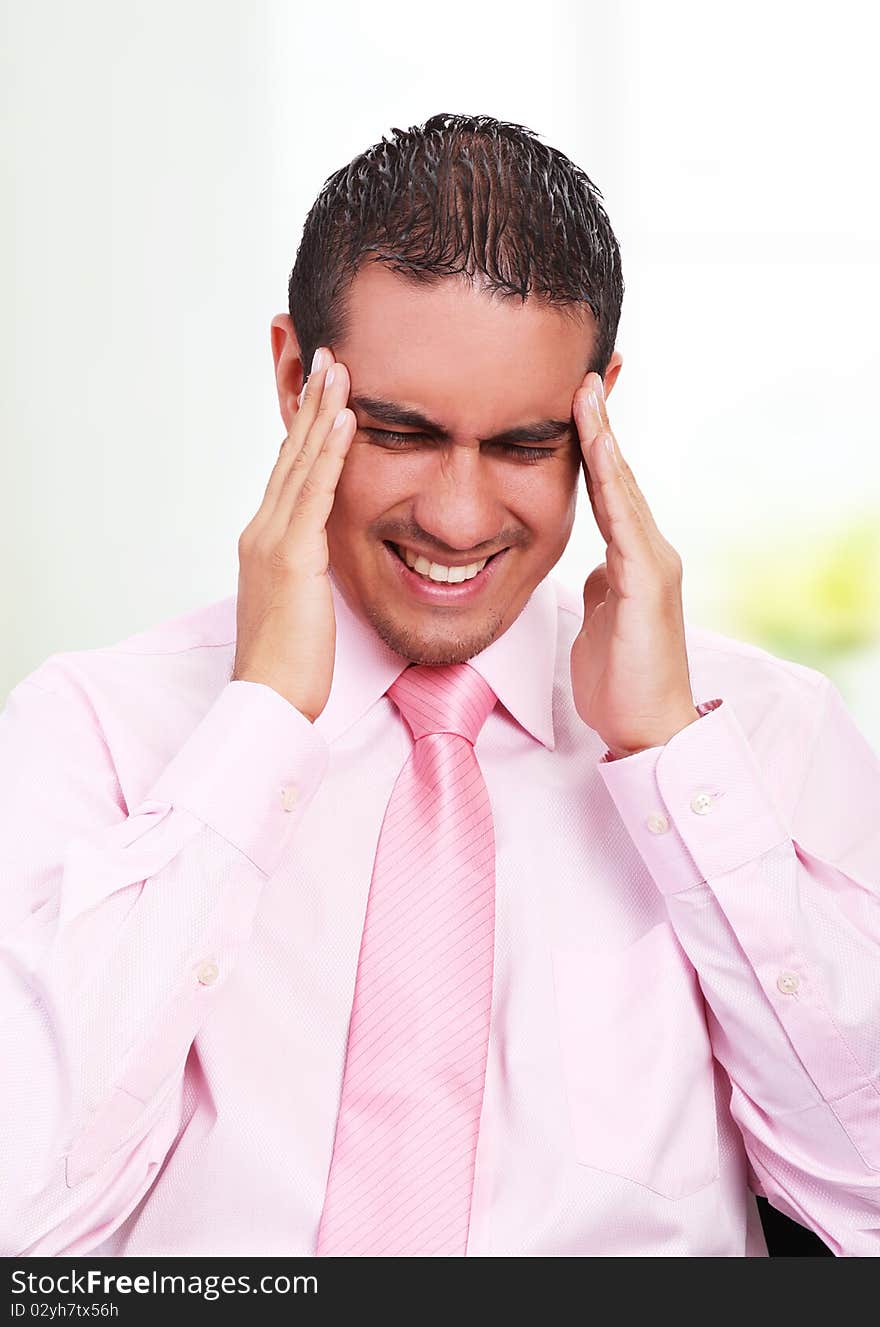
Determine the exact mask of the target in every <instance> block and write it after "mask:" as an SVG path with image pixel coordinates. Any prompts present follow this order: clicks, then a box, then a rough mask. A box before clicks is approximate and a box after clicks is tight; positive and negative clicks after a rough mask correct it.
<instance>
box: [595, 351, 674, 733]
mask: <svg viewBox="0 0 880 1327" xmlns="http://www.w3.org/2000/svg"><path fill="white" fill-rule="evenodd" d="M572 414H573V416H574V420H575V423H576V425H577V430H578V435H579V437H580V444H581V452H582V455H583V465H584V475H585V478H586V481H587V492H588V494H589V497H590V502H591V504H592V507H593V514H594V516H595V518H596V524H597V525H598V527H599V530H600V531H601V534H602V538H603V539H604V540H605V543H606V545H607V548H606V552H605V561H604V562H603V563H600V565H599V566H598V567H596V568H595V569H594V570H593V571H592V572H591V573H590V575H589V576H588V577H587V580H586V583H585V585H584V624H583V626H582V627H581V630H580V631H579V632H578V635H577V637H576V639H575V642H574V644H573V646H572V650H571V685H572V691H573V693H574V703H575V708H576V709H577V712H578V714H579V715H580V717H581V718H582V719H583V721H584V723H586V724H587V725H588V726H589V727H590V728H592V729H593V730H594V731H595V732H597V733H598V734H599V736H600V737H601V738H602V740H603V741H604V742H605V744H606V746H607V747H608V748H609V749H610V751H611V753H612V755H614V756H618V757H623V756H629V755H633V754H635V752H637V751H643V750H644V749H645V748H647V747H652V746H662V745H664V744H665V743H666V742H668V741H669V740H670V738H672V737H674V736H675V734H676V733H678V732H680V731H681V730H682V728H685V727H687V725H688V724H690V723H694V722H695V721H696V720H697V719H699V717H700V715H699V712H698V711H697V709H696V707H695V705H694V701H693V696H692V693H691V684H690V676H689V673H688V660H687V651H686V649H685V633H684V610H683V607H682V597H681V585H682V561H681V558H680V557H679V555H678V553H677V552H676V550H675V549H674V548H673V547H672V545H671V544H670V543H668V542H667V540H665V539H664V538H663V536H662V534H661V533H660V531H659V530H658V529H657V525H656V523H655V521H654V518H653V516H652V515H651V511H650V508H649V507H648V504H647V502H646V501H645V499H644V496H643V495H642V492H641V490H640V489H639V486H638V485H637V483H636V481H635V478H634V476H633V473H632V470H631V469H630V468H629V466H628V465H627V463H626V461H625V460H624V459H623V457H622V456H621V454H620V449H619V448H618V445H617V440H616V439H615V437H614V434H613V433H612V431H611V426H610V424H609V421H608V411H607V409H606V404H605V393H604V390H603V384H602V378H601V377H600V375H599V374H598V373H588V374H587V376H586V378H585V379H584V382H583V383H582V385H581V386H580V387H579V388H578V390H577V391H576V392H575V395H574V401H573V403H572Z"/></svg>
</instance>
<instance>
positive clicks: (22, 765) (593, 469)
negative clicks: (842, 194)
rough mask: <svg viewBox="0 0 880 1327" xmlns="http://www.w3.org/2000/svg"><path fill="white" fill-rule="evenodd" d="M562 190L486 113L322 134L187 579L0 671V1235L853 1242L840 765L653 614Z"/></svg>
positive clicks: (866, 1172)
mask: <svg viewBox="0 0 880 1327" xmlns="http://www.w3.org/2000/svg"><path fill="white" fill-rule="evenodd" d="M599 197H600V196H599V194H598V191H597V190H596V189H595V187H594V186H593V185H592V183H591V182H590V180H589V179H588V178H587V177H586V176H585V175H584V174H583V172H581V171H580V170H578V168H577V167H575V166H574V165H573V164H572V163H571V162H570V161H568V160H567V159H566V158H565V157H564V156H563V155H562V154H561V153H559V152H557V151H554V150H553V149H551V148H548V147H546V146H544V145H542V144H540V143H539V142H538V141H537V140H536V139H535V137H534V136H533V135H532V134H531V133H530V132H529V131H528V130H525V129H524V128H522V127H521V126H517V125H511V124H507V123H504V122H499V121H496V120H492V119H490V118H488V117H467V116H446V115H442V116H435V117H433V118H432V119H431V120H429V121H428V122H427V123H426V124H425V125H424V126H421V127H417V128H413V129H411V130H409V131H408V132H406V133H402V132H401V131H398V130H395V131H394V135H393V138H392V139H391V140H390V141H389V140H386V139H383V140H382V142H381V143H379V144H377V145H375V146H373V147H372V148H370V149H369V150H368V151H367V152H365V153H363V154H362V155H361V156H359V157H357V158H356V159H355V160H354V161H353V162H352V163H350V165H348V166H347V167H345V168H343V169H342V170H340V171H338V172H337V173H336V174H335V175H333V176H332V177H331V178H330V179H329V180H328V181H327V184H326V185H325V187H324V189H323V191H322V193H321V195H320V196H319V198H318V200H317V201H316V203H315V205H314V207H313V208H312V210H311V212H310V213H309V217H308V219H307V221H306V226H305V232H304V235H303V240H302V244H301V247H300V250H299V253H298V255H297V260H296V265H295V267H294V270H293V273H292V276H291V281H290V292H289V294H290V308H289V314H288V315H284V316H280V317H278V318H276V319H275V320H274V321H273V324H272V346H273V353H274V358H275V368H276V378H277V386H278V395H279V402H280V406H281V412H282V416H283V419H284V423H285V427H286V429H287V436H286V438H285V440H284V442H283V444H282V446H281V450H280V453H279V456H278V459H277V462H276V464H275V467H274V469H273V471H272V474H271V476H270V478H269V481H268V485H267V488H266V491H265V495H264V498H263V501H262V503H261V505H260V508H259V510H258V512H257V513H256V515H255V516H254V518H253V520H252V521H251V522H250V524H249V525H248V527H247V529H246V530H245V531H244V533H243V534H242V535H241V538H240V540H239V557H240V576H239V585H238V594H237V596H235V597H234V598H230V599H227V600H224V601H222V602H220V603H218V604H215V605H212V606H210V607H209V608H207V609H204V610H198V611H195V612H193V613H191V614H188V615H186V616H184V617H182V618H177V619H175V620H173V621H171V622H168V623H164V624H162V625H161V626H159V627H157V628H155V629H153V630H151V631H147V632H144V633H143V634H141V635H138V636H135V637H133V638H130V639H129V640H126V641H123V642H121V643H119V644H117V645H115V646H112V647H109V648H104V649H96V650H91V651H81V652H76V653H69V654H62V655H55V656H53V657H52V658H50V659H49V660H47V661H46V663H44V664H43V665H42V667H41V668H39V669H37V670H36V672H35V673H34V674H32V675H31V676H30V677H28V678H27V679H25V680H24V681H23V682H22V683H20V684H19V686H18V687H16V688H15V690H14V691H13V693H12V695H11V696H10V698H9V701H8V703H7V707H6V711H5V714H4V718H3V733H2V752H0V781H2V785H3V794H4V795H3V797H2V799H0V807H2V811H0V814H2V816H3V826H2V835H0V844H2V852H3V858H4V866H5V871H4V877H5V889H4V909H5V912H6V917H5V924H4V926H3V948H2V965H0V972H2V978H3V988H2V990H3V994H2V1028H3V1038H4V1042H3V1046H2V1062H3V1063H4V1065H5V1066H6V1072H7V1080H8V1081H7V1084H6V1089H5V1091H4V1093H3V1096H2V1104H0V1114H2V1117H3V1118H2V1127H0V1139H2V1149H3V1154H2V1158H0V1164H2V1173H0V1174H2V1178H0V1183H2V1189H3V1193H4V1204H3V1209H2V1215H0V1231H2V1241H0V1242H2V1249H3V1252H4V1253H9V1254H17V1255H40V1254H51V1255H74V1254H83V1253H87V1252H88V1253H103V1254H110V1255H115V1256H123V1255H126V1256H128V1255H146V1256H161V1255H182V1254H200V1253H201V1254H219V1255H232V1254H255V1255H268V1254H288V1255H289V1254H310V1253H315V1254H317V1255H319V1256H325V1255H344V1256H391V1257H395V1256H397V1257H401V1256H424V1255H431V1256H463V1255H468V1256H485V1255H502V1256H522V1255H537V1256H557V1255H578V1254H584V1255H593V1254H602V1255H676V1256H682V1255H690V1256H707V1255H720V1256H763V1255H764V1254H765V1253H766V1246H765V1244H764V1240H763V1236H762V1233H761V1228H760V1223H759V1220H758V1215H757V1210H756V1205H755V1201H754V1197H753V1195H754V1194H756V1193H757V1194H764V1195H766V1197H767V1198H768V1199H769V1200H770V1202H771V1203H773V1204H774V1205H775V1206H777V1207H778V1208H779V1209H780V1210H781V1211H782V1212H784V1213H787V1214H788V1215H791V1216H793V1217H795V1218H796V1219H797V1220H798V1221H800V1222H802V1223H803V1224H805V1225H807V1226H809V1227H811V1228H812V1229H813V1230H815V1231H816V1232H817V1233H818V1234H819V1235H820V1236H821V1237H822V1239H823V1240H824V1241H825V1242H826V1243H827V1244H828V1246H829V1247H830V1248H831V1249H832V1250H833V1252H835V1253H836V1254H838V1255H865V1254H877V1253H878V1252H880V1091H878V1079H877V1068H878V1064H877V1036H876V1028H877V1026H878V1022H880V978H878V973H880V963H878V958H880V905H878V881H880V838H878V816H877V811H878V808H880V766H878V762H877V759H876V756H875V755H874V753H873V752H872V751H871V750H870V748H869V746H868V744H867V742H866V741H865V739H864V737H863V736H862V735H861V734H860V733H859V731H858V729H857V728H856V726H855V725H854V723H853V721H852V719H851V717H850V716H849V714H848V713H847V711H846V709H845V708H844V706H843V704H842V702H841V699H840V697H839V695H838V693H837V691H836V690H835V688H834V687H833V686H832V685H831V683H830V682H829V681H828V679H827V678H825V677H824V676H822V675H821V674H820V673H817V672H815V671H813V670H811V669H809V668H806V667H802V666H800V665H797V664H795V663H791V662H788V661H785V660H781V659H777V658H775V657H773V656H771V655H770V654H768V653H766V652H765V651H763V650H760V649H758V648H755V647H753V646H751V645H747V644H743V643H740V642H738V641H735V640H731V639H728V638H726V637H723V636H720V635H718V634H716V633H712V632H709V631H705V630H702V629H698V628H693V627H691V626H687V627H686V626H685V623H684V619H683V613H682V603H681V581H682V566H681V560H680V558H679V556H678V554H677V553H676V551H675V550H674V548H672V547H671V545H670V544H669V543H668V542H667V540H666V539H665V538H664V537H663V536H662V534H661V533H660V531H659V530H658V529H657V526H656V523H655V522H654V519H653V517H652V515H651V511H650V508H649V506H648V503H647V501H646V499H645V497H644V496H643V495H642V493H641V491H640V489H639V487H638V484H637V482H636V480H635V477H634V476H633V473H632V471H631V469H630V467H629V466H628V464H627V462H626V460H625V459H624V458H623V456H622V455H621V451H620V447H619V446H618V444H617V442H616V440H615V437H614V433H613V430H612V427H611V424H610V421H609V415H608V408H607V403H606V398H607V396H608V395H609V394H610V392H611V389H612V388H613V386H614V383H615V381H616V379H617V377H618V374H619V372H620V367H621V357H620V355H619V354H618V353H617V352H616V351H615V350H614V343H615V336H616V331H617V324H618V319H619V314H620V305H621V299H622V294H623V281H622V277H621V267H620V258H619V252H618V246H617V244H616V242H615V239H614V236H613V233H612V231H611V228H610V225H609V222H608V219H607V217H606V215H605V212H604V209H603V207H602V205H601V203H600V201H599ZM309 369H310V372H309ZM306 378H307V381H306ZM304 384H305V385H304ZM581 472H583V475H584V482H585V486H586V488H587V491H588V495H589V500H590V503H591V506H592V510H593V513H594V515H595V519H596V521H597V524H598V527H599V529H600V531H601V533H602V535H603V537H604V539H605V541H606V544H607V550H606V557H605V560H604V562H603V563H602V564H601V565H600V566H599V567H597V568H595V569H594V570H592V571H591V572H590V574H589V575H587V576H586V579H585V587H584V594H583V601H582V602H581V600H580V598H579V597H578V596H572V595H571V594H570V593H569V592H568V591H567V590H566V589H565V588H564V587H563V586H562V585H561V584H559V583H558V582H556V581H555V580H553V579H552V578H551V577H550V576H549V573H550V571H551V570H552V568H553V566H554V565H555V564H556V562H557V561H558V559H559V557H560V555H561V553H562V551H563V549H564V548H565V546H566V543H567V541H568V538H569V535H570V532H571V528H572V523H573V519H574V514H575V505H576V501H577V496H578V490H579V488H580V475H581ZM585 571H586V569H585Z"/></svg>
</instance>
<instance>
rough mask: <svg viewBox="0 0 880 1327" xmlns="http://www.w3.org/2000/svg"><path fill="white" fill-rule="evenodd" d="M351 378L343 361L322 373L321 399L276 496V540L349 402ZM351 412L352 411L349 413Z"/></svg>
mask: <svg viewBox="0 0 880 1327" xmlns="http://www.w3.org/2000/svg"><path fill="white" fill-rule="evenodd" d="M350 386H351V380H350V378H349V376H348V370H347V369H346V367H345V365H344V364H341V363H338V362H337V363H334V364H331V365H330V367H329V368H328V370H327V373H326V374H325V376H324V382H323V391H322V394H321V401H320V404H319V405H318V407H317V411H316V413H315V414H314V417H313V418H312V422H311V424H310V426H309V429H308V433H307V434H306V438H305V440H304V442H303V445H302V447H301V448H300V450H299V452H298V453H297V455H296V456H295V457H294V460H293V463H292V465H291V466H290V468H289V470H288V472H287V475H286V476H285V478H284V481H283V483H282V486H281V491H280V493H279V495H278V501H277V503H276V507H275V511H274V512H273V514H272V519H271V525H270V529H271V531H272V532H274V536H275V537H276V538H278V539H281V538H283V537H284V534H285V532H286V530H287V527H288V525H289V524H290V520H291V517H292V516H293V514H294V511H295V510H296V509H297V507H298V500H299V494H300V490H301V489H302V487H303V485H304V484H306V483H308V482H309V479H310V475H311V471H312V469H313V466H314V464H315V462H316V460H317V458H318V457H319V456H320V454H321V452H322V449H323V448H324V446H325V444H326V442H327V439H328V437H329V436H330V433H331V431H332V429H333V421H334V419H335V418H336V416H337V415H338V414H339V412H340V410H342V409H344V408H345V407H346V406H347V403H348V394H349V390H350ZM351 413H352V415H353V412H351Z"/></svg>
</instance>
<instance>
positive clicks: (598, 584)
mask: <svg viewBox="0 0 880 1327" xmlns="http://www.w3.org/2000/svg"><path fill="white" fill-rule="evenodd" d="M609 588H610V587H609V584H608V572H607V570H606V567H605V563H604V562H600V563H599V565H598V567H594V568H593V570H592V571H591V572H590V574H589V576H588V577H587V579H586V581H585V582H584V621H585V622H587V621H589V619H590V617H591V616H592V614H593V610H594V609H595V608H596V607H597V606H598V605H599V604H601V603H602V601H603V600H604V598H605V596H606V594H607V593H608V590H609Z"/></svg>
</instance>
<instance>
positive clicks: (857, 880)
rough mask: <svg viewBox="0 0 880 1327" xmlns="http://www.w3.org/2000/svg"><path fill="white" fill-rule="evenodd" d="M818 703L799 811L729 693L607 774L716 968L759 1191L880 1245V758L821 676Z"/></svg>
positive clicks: (711, 1023)
mask: <svg viewBox="0 0 880 1327" xmlns="http://www.w3.org/2000/svg"><path fill="white" fill-rule="evenodd" d="M815 707H816V719H815V721H814V723H813V724H812V725H811V727H812V741H811V742H808V743H806V749H805V750H804V752H803V753H802V754H801V753H800V752H797V753H796V755H795V760H794V763H793V770H794V771H795V776H796V778H797V780H798V783H799V784H800V791H799V792H798V793H796V794H795V795H794V796H793V798H792V802H793V806H794V809H793V811H792V812H791V814H790V815H788V816H786V815H784V814H783V813H782V811H781V810H780V808H779V807H778V806H777V805H776V804H775V803H774V801H773V798H772V796H771V793H770V790H769V788H768V785H767V781H766V779H765V777H764V775H763V772H762V769H761V767H760V765H759V763H758V761H757V759H756V757H755V754H754V752H753V750H752V748H751V745H750V743H749V741H748V739H747V737H746V734H745V732H744V730H743V727H742V725H741V724H740V722H739V720H738V719H737V716H736V714H735V712H734V709H733V707H732V706H731V704H730V702H729V701H728V700H724V701H723V702H721V703H719V704H718V705H717V706H716V708H715V709H714V710H713V711H711V712H707V713H705V714H704V715H703V717H702V718H701V719H700V721H699V722H698V723H693V724H690V725H688V726H687V727H686V728H685V729H683V730H682V731H681V732H679V733H677V734H676V735H675V736H674V737H673V738H672V739H671V741H670V742H669V743H667V744H666V746H662V747H652V748H650V749H648V750H645V751H641V752H638V753H637V754H635V755H633V756H629V757H626V758H625V759H622V760H618V761H615V762H613V763H610V762H601V761H600V762H599V770H600V773H601V776H602V778H603V779H604V781H605V785H606V787H607V788H608V791H609V793H610V794H611V796H612V798H613V799H614V802H615V804H616V806H617V809H618V811H619V813H620V816H621V818H622V820H623V821H624V824H625V825H626V827H627V830H628V831H629V834H630V836H631V838H632V839H633V842H634V843H635V846H636V847H637V848H638V850H639V852H640V854H641V856H642V858H643V860H644V862H645V864H646V866H647V868H648V870H649V871H650V873H651V875H652V876H653V879H654V881H655V882H656V885H657V888H658V889H659V890H660V892H661V893H662V894H663V896H664V900H665V903H666V906H667V909H668V914H669V918H670V921H671V924H672V926H673V928H674V930H675V932H676V935H677V937H678V940H679V942H680V944H681V945H682V948H683V949H684V951H685V952H686V954H687V955H688V957H689V959H690V961H691V963H692V964H693V967H694V969H695V971H696V973H697V976H698V978H699V982H700V985H701V988H702V991H703V995H704V997H705V1002H706V1006H707V1010H706V1014H707V1024H708V1029H709V1034H710V1038H711V1041H712V1048H713V1053H714V1055H715V1058H716V1059H717V1060H718V1061H719V1062H720V1063H721V1064H722V1065H723V1067H724V1069H725V1070H726V1072H727V1075H728V1078H729V1080H730V1083H731V1100H730V1109H731V1112H732V1115H733V1117H734V1119H735V1120H736V1122H737V1125H738V1127H739V1129H740V1131H741V1133H742V1136H743V1139H744V1143H745V1147H746V1151H747V1154H748V1158H749V1162H750V1165H751V1167H752V1176H751V1182H752V1187H753V1189H754V1191H755V1192H757V1193H759V1194H761V1195H762V1196H764V1197H766V1198H767V1199H768V1201H769V1202H770V1203H772V1204H773V1206H774V1207H776V1208H778V1209H779V1210H780V1211H781V1212H783V1213H785V1214H786V1215H787V1216H790V1217H792V1218H793V1219H794V1220H795V1221H798V1222H800V1223H801V1224H802V1225H804V1226H807V1227H808V1228H809V1229H811V1230H813V1231H815V1232H816V1233H817V1234H818V1235H819V1236H820V1238H821V1239H823V1240H824V1242H825V1243H826V1244H827V1245H828V1246H829V1247H830V1248H831V1250H832V1251H833V1252H834V1253H835V1254H836V1255H837V1256H874V1257H876V1256H878V1255H880V760H878V758H877V756H876V754H875V753H874V752H873V751H872V749H871V748H870V746H869V745H868V742H867V741H866V739H865V737H864V736H863V735H862V733H861V732H860V731H859V729H858V728H857V727H856V724H855V723H854V721H853V719H852V717H851V716H850V714H849V712H848V711H847V709H846V707H845V706H844V703H843V701H842V699H841V697H840V695H839V693H838V691H837V689H836V688H835V687H834V685H833V684H832V683H831V682H830V681H829V679H828V678H825V677H822V676H821V675H820V684H819V686H818V687H817V694H816V700H815ZM808 731H809V730H808ZM796 786H797V785H796Z"/></svg>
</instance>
